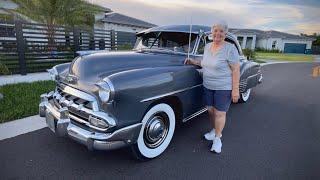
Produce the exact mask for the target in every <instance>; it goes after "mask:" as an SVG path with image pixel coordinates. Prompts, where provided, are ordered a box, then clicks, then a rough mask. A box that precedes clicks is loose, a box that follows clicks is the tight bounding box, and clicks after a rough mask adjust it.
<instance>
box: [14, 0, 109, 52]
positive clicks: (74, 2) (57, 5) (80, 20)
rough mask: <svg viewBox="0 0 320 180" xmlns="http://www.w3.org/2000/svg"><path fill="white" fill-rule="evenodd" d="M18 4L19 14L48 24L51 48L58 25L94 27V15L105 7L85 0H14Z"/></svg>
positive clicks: (17, 10)
mask: <svg viewBox="0 0 320 180" xmlns="http://www.w3.org/2000/svg"><path fill="white" fill-rule="evenodd" d="M12 1H13V2H14V3H16V4H17V5H18V8H17V9H16V10H15V11H16V12H17V13H18V14H20V15H23V16H26V17H28V18H30V19H32V20H34V21H37V22H41V23H44V24H46V25H47V36H48V46H49V49H51V47H52V46H53V44H54V34H55V26H56V25H67V26H69V27H74V26H80V27H84V28H92V27H93V24H94V22H95V17H94V15H95V14H96V13H98V12H102V11H104V8H102V7H100V6H96V5H93V4H90V3H88V2H86V1H84V0H12Z"/></svg>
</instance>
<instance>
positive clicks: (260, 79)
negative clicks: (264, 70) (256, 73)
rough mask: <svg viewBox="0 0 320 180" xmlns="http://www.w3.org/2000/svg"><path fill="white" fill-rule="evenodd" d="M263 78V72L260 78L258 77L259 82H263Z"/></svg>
mask: <svg viewBox="0 0 320 180" xmlns="http://www.w3.org/2000/svg"><path fill="white" fill-rule="evenodd" d="M262 79H263V76H262V74H260V77H259V79H258V82H259V83H261V82H262Z"/></svg>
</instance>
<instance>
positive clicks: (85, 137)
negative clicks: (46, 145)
mask: <svg viewBox="0 0 320 180" xmlns="http://www.w3.org/2000/svg"><path fill="white" fill-rule="evenodd" d="M43 96H45V95H43ZM39 114H40V116H41V117H45V118H46V123H47V126H48V127H49V128H50V129H51V130H52V131H53V132H55V134H57V135H58V136H69V137H70V138H72V139H74V140H75V141H77V142H79V143H81V144H84V145H86V146H87V147H88V149H90V150H93V149H97V150H112V149H118V148H121V147H124V146H127V145H130V144H133V143H135V142H136V141H137V139H138V136H139V133H140V129H141V125H142V124H141V123H137V124H133V125H130V126H127V127H124V128H122V129H118V130H116V131H114V132H113V133H103V132H99V131H94V130H92V131H91V130H87V129H84V128H81V127H79V126H77V125H76V124H74V123H72V122H71V120H70V118H69V113H68V109H67V108H66V107H64V108H61V109H57V108H56V107H54V106H53V105H52V104H50V103H49V101H48V99H47V98H42V100H41V103H40V104H39Z"/></svg>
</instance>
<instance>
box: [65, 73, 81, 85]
mask: <svg viewBox="0 0 320 180" xmlns="http://www.w3.org/2000/svg"><path fill="white" fill-rule="evenodd" d="M64 80H65V81H66V82H68V83H70V84H75V83H76V82H77V81H78V77H77V76H74V75H71V74H68V75H67V76H66V77H65V79H64Z"/></svg>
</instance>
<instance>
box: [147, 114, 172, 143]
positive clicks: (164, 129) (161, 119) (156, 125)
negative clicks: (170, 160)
mask: <svg viewBox="0 0 320 180" xmlns="http://www.w3.org/2000/svg"><path fill="white" fill-rule="evenodd" d="M168 130H169V119H168V116H167V115H166V114H165V113H157V114H155V115H153V116H152V117H151V118H150V119H149V120H148V121H147V123H146V125H145V128H144V142H145V144H146V145H147V146H148V147H149V148H156V147H158V146H160V145H161V144H162V142H163V141H164V140H165V139H166V137H167V134H168Z"/></svg>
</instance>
